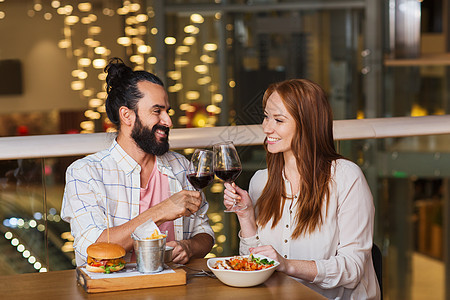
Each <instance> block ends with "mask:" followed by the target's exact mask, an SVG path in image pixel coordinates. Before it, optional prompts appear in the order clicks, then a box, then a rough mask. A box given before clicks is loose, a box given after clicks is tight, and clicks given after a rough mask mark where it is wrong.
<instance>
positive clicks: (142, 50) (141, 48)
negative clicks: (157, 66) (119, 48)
mask: <svg viewBox="0 0 450 300" xmlns="http://www.w3.org/2000/svg"><path fill="white" fill-rule="evenodd" d="M137 51H138V52H139V53H141V54H149V53H150V52H152V47H150V46H148V45H140V46H139V47H138V48H137Z"/></svg>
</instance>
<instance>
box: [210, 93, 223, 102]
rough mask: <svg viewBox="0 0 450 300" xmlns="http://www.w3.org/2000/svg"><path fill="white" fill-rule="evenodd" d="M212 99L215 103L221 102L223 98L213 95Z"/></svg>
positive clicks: (219, 95)
mask: <svg viewBox="0 0 450 300" xmlns="http://www.w3.org/2000/svg"><path fill="white" fill-rule="evenodd" d="M212 98H213V101H215V102H222V100H223V96H222V95H221V94H214V95H213V97H212Z"/></svg>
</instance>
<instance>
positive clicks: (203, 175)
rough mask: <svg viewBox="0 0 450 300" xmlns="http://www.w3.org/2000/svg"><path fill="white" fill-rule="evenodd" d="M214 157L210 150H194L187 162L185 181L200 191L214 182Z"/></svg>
mask: <svg viewBox="0 0 450 300" xmlns="http://www.w3.org/2000/svg"><path fill="white" fill-rule="evenodd" d="M213 162H214V155H213V152H212V151H210V150H204V149H196V150H195V151H194V154H192V157H191V161H190V162H189V170H188V175H187V179H188V180H189V182H190V183H191V184H192V185H193V186H194V187H195V188H196V189H197V190H201V189H203V188H205V187H207V186H208V185H209V184H211V183H212V182H213V180H214V163H213Z"/></svg>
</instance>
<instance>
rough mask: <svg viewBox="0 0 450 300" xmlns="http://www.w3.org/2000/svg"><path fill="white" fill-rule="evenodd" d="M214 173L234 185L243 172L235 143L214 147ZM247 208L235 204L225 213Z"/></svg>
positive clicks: (220, 144) (224, 143)
mask: <svg viewBox="0 0 450 300" xmlns="http://www.w3.org/2000/svg"><path fill="white" fill-rule="evenodd" d="M213 151H214V173H215V174H216V176H217V177H219V178H220V179H222V180H223V181H225V182H228V183H232V182H234V181H235V180H236V178H237V177H238V176H239V174H241V172H242V165H241V161H240V160H239V155H238V153H237V151H236V148H235V147H234V144H233V142H223V143H219V144H215V145H213ZM246 208H247V206H244V205H242V204H239V203H236V201H235V202H234V204H233V206H232V207H230V208H229V209H228V210H225V212H236V211H240V210H243V209H246Z"/></svg>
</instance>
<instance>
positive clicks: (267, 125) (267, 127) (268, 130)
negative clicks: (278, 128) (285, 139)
mask: <svg viewBox="0 0 450 300" xmlns="http://www.w3.org/2000/svg"><path fill="white" fill-rule="evenodd" d="M262 128H263V132H264V133H271V132H272V131H273V129H272V126H271V124H270V121H269V120H264V121H263V123H262Z"/></svg>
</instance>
